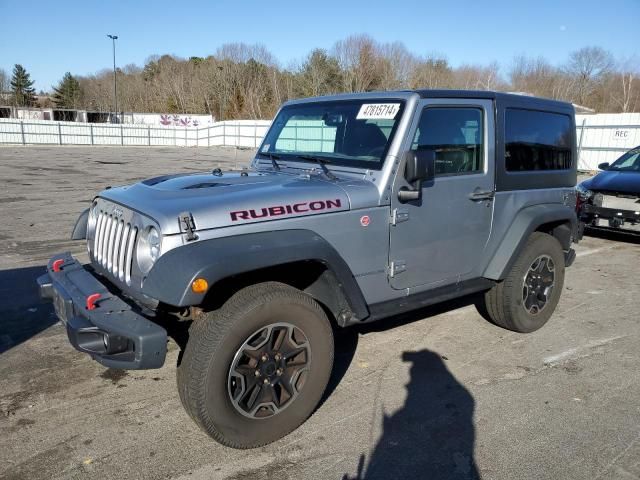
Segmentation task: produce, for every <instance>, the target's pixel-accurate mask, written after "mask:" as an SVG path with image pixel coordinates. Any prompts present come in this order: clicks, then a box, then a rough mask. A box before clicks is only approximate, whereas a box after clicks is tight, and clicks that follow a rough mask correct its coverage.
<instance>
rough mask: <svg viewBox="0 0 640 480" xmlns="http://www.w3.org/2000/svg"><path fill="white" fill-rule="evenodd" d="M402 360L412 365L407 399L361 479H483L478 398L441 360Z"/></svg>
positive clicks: (423, 354) (430, 356)
mask: <svg viewBox="0 0 640 480" xmlns="http://www.w3.org/2000/svg"><path fill="white" fill-rule="evenodd" d="M402 358H403V360H404V361H405V362H410V363H411V370H410V374H411V378H410V380H409V383H408V384H407V386H406V387H407V399H406V401H405V404H404V405H403V407H402V408H401V409H400V410H398V411H397V412H395V413H394V414H392V415H390V416H386V415H385V417H384V419H383V433H382V436H381V438H380V440H379V442H378V444H377V445H376V446H375V448H374V449H373V451H372V453H371V454H370V456H369V458H368V459H366V458H365V456H362V457H361V458H360V463H359V465H358V473H357V475H356V477H355V479H358V480H360V479H367V480H374V479H375V480H377V479H385V480H388V479H396V478H398V479H400V478H401V479H424V480H440V479H442V480H444V479H446V480H450V479H465V480H466V479H478V478H479V477H480V476H479V474H478V471H477V468H476V465H475V461H474V457H473V447H474V440H475V433H474V427H473V411H474V400H473V397H472V396H471V394H470V393H469V392H468V391H467V389H465V388H464V387H463V386H462V385H461V384H460V383H458V381H457V380H456V379H455V378H454V377H453V375H452V374H451V373H450V372H449V370H448V369H447V367H446V366H445V364H444V362H443V359H442V358H441V357H440V356H439V355H437V354H435V353H433V352H431V351H429V350H422V351H419V352H404V353H403V355H402ZM365 464H366V465H365ZM352 478H353V477H350V476H348V475H345V476H344V477H343V480H350V479H352Z"/></svg>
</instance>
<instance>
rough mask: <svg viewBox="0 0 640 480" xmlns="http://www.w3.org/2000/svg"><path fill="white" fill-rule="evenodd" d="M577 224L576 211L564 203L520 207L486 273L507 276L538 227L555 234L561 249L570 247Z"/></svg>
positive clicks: (487, 274)
mask: <svg viewBox="0 0 640 480" xmlns="http://www.w3.org/2000/svg"><path fill="white" fill-rule="evenodd" d="M577 224H578V219H577V216H576V214H575V211H574V210H573V209H572V208H570V207H567V206H565V205H561V204H543V205H533V206H530V207H527V208H524V209H522V210H520V212H518V214H517V215H516V217H515V219H514V221H513V222H512V224H511V226H510V227H509V231H508V232H507V234H506V235H505V236H504V238H503V239H502V241H501V242H500V244H499V245H498V247H497V249H496V251H495V252H494V254H493V256H492V257H491V260H490V261H489V263H488V265H487V267H486V268H485V271H484V273H483V277H485V278H488V279H490V280H502V279H504V278H505V276H506V275H507V273H508V272H509V270H510V269H511V267H512V265H513V263H514V262H515V260H516V258H517V257H518V255H519V254H520V252H521V251H522V249H523V248H524V247H525V245H526V242H527V239H528V238H529V236H530V235H531V234H532V233H533V232H536V231H538V232H543V233H547V234H549V235H551V236H553V237H555V238H556V239H557V240H558V241H559V242H560V245H562V249H563V250H564V251H568V250H569V249H570V248H571V243H572V242H573V238H574V232H575V231H576V229H577Z"/></svg>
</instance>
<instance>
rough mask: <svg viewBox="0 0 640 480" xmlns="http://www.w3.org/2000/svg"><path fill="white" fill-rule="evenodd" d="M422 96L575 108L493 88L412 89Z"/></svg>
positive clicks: (546, 99)
mask: <svg viewBox="0 0 640 480" xmlns="http://www.w3.org/2000/svg"><path fill="white" fill-rule="evenodd" d="M411 91H413V92H415V93H417V94H418V95H420V97H422V98H486V99H489V100H497V101H502V102H504V103H505V104H507V105H508V104H518V105H519V106H522V105H523V104H529V105H531V107H532V108H533V107H535V106H539V107H546V108H549V107H555V108H562V109H566V108H567V107H569V108H571V109H573V105H572V104H571V103H568V102H562V101H560V100H552V99H550V98H540V97H534V96H531V95H527V94H522V93H505V92H495V91H491V90H453V89H451V90H449V89H438V90H429V89H418V90H411Z"/></svg>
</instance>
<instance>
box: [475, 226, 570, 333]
mask: <svg viewBox="0 0 640 480" xmlns="http://www.w3.org/2000/svg"><path fill="white" fill-rule="evenodd" d="M563 285H564V252H563V251H562V246H561V245H560V242H558V240H557V239H556V238H554V237H553V236H551V235H548V234H546V233H542V232H534V233H532V234H531V236H530V237H529V239H528V241H527V243H526V245H525V247H524V249H523V250H522V252H521V253H520V255H519V256H518V259H517V260H516V262H515V263H514V264H513V266H512V267H511V270H510V271H509V273H508V274H507V276H506V278H505V279H504V280H503V281H501V282H500V283H498V284H496V285H495V286H494V287H493V288H492V289H491V290H489V291H488V292H486V293H485V294H484V297H482V298H481V299H479V301H478V302H477V304H476V308H477V309H478V312H480V314H481V315H482V316H484V317H485V318H487V320H489V321H490V322H492V323H494V324H496V325H498V326H500V327H502V328H506V329H507V330H512V331H514V332H519V333H529V332H533V331H535V330H538V329H539V328H541V327H542V326H543V325H544V324H545V323H547V321H548V320H549V318H550V317H551V315H552V314H553V312H554V311H555V309H556V306H557V305H558V302H559V301H560V294H561V293H562V288H563Z"/></svg>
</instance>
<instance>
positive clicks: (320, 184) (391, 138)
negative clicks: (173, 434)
mask: <svg viewBox="0 0 640 480" xmlns="http://www.w3.org/2000/svg"><path fill="white" fill-rule="evenodd" d="M576 163H577V158H576V141H575V120H574V110H573V107H572V106H571V105H570V104H567V103H562V102H556V101H551V100H544V99H539V98H534V97H527V96H522V95H509V94H503V93H494V92H473V91H454V90H418V91H400V92H375V93H365V94H350V95H337V96H330V97H322V98H311V99H303V100H295V101H291V102H288V103H286V104H284V105H283V106H282V108H281V109H280V110H279V112H278V114H277V115H276V117H275V119H274V121H273V124H272V125H271V127H270V129H269V131H268V133H267V135H266V137H265V138H264V140H263V142H262V144H261V145H260V148H259V149H258V151H257V153H256V156H255V159H254V160H253V162H252V164H251V168H249V169H247V170H243V171H239V172H221V171H220V170H218V169H216V170H214V171H212V172H204V173H198V174H181V175H167V176H162V177H157V178H151V179H149V180H145V181H142V182H140V183H137V184H134V185H128V186H123V187H118V188H111V189H108V190H105V191H103V192H101V193H100V194H99V195H98V196H97V197H96V198H95V199H94V201H93V203H92V205H91V207H90V208H89V209H88V210H87V211H85V212H84V213H83V214H82V215H81V216H80V218H79V220H78V222H77V224H76V226H75V229H74V232H73V238H74V239H86V241H87V248H88V250H89V255H90V258H91V264H90V265H81V264H80V263H79V262H78V261H77V260H75V259H74V258H73V257H71V256H70V255H69V254H61V255H56V256H55V257H53V258H52V259H51V260H50V262H49V265H48V271H47V273H46V274H45V275H43V276H42V277H40V278H39V279H38V282H39V284H40V289H41V292H42V295H43V296H44V297H47V298H51V299H52V300H53V303H54V306H55V310H56V313H57V315H58V316H59V317H60V319H61V320H62V322H63V323H64V324H65V325H66V328H67V331H68V335H69V340H70V342H71V344H72V345H73V346H74V347H75V348H76V349H78V350H80V351H81V352H86V353H88V354H89V355H91V357H93V358H94V359H95V360H97V361H98V362H100V363H101V364H103V365H105V366H108V367H113V368H129V369H148V368H159V367H160V366H162V365H163V363H164V360H165V354H166V351H167V337H168V335H172V336H174V335H173V333H172V332H174V331H177V330H176V328H177V327H176V326H178V325H182V326H188V338H186V337H187V336H182V337H180V338H177V336H176V338H177V340H178V343H179V344H180V346H181V348H182V352H181V355H180V359H179V361H178V373H177V378H178V390H179V392H180V398H181V400H182V403H183V404H184V407H185V409H186V410H187V412H188V413H189V414H190V415H191V417H192V418H193V419H194V420H195V422H196V423H197V424H198V425H199V426H200V427H201V428H202V429H203V430H204V431H205V432H207V433H208V434H209V435H210V436H211V437H212V438H214V439H215V440H217V441H218V442H220V443H223V444H225V445H228V446H231V447H236V448H250V447H257V446H260V445H264V444H266V443H269V442H272V441H274V440H276V439H278V438H281V437H282V436H284V435H286V434H287V433H289V432H291V431H292V430H294V429H295V428H297V427H298V426H299V425H300V424H301V423H303V422H304V421H305V419H306V418H307V417H308V416H309V415H310V414H311V413H312V412H313V410H314V409H315V408H316V406H317V404H318V402H319V401H320V399H321V397H322V395H323V392H324V390H325V387H326V385H327V382H328V380H329V376H330V374H331V371H332V364H333V334H332V332H333V328H334V327H346V326H350V325H358V324H361V323H362V322H371V321H374V320H379V319H383V318H385V317H389V316H392V315H395V314H399V313H402V312H407V311H410V310H415V309H418V308H420V307H424V306H425V305H430V304H433V303H436V302H441V301H444V300H448V299H451V298H454V297H460V296H463V295H469V294H476V295H477V298H478V303H477V305H478V310H479V311H480V312H481V313H482V315H483V316H485V317H486V318H488V319H489V320H490V321H492V322H493V323H495V324H496V325H499V326H501V327H504V328H507V329H509V330H513V331H516V332H532V331H534V330H536V329H538V328H540V327H542V326H543V325H544V324H545V323H546V322H547V320H549V318H550V317H551V315H552V313H553V311H554V310H555V308H556V306H557V304H558V300H559V299H560V294H561V292H562V286H563V282H564V272H565V267H568V266H569V265H571V263H572V262H573V260H574V258H575V253H574V251H573V249H572V248H571V246H572V243H573V242H576V241H578V239H579V236H580V234H579V231H578V228H577V225H578V222H577V217H576V211H575V209H576V194H575V190H574V187H575V184H576ZM168 332H169V333H168Z"/></svg>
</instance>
